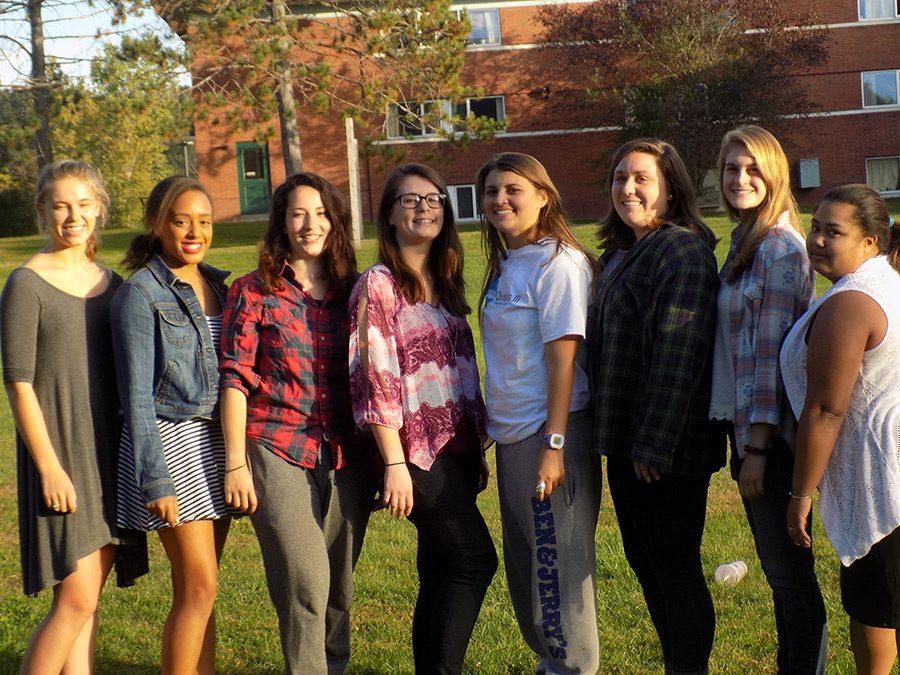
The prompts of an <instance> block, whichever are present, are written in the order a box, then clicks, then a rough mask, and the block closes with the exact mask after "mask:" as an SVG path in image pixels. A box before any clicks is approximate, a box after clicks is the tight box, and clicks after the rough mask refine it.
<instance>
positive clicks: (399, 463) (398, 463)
mask: <svg viewBox="0 0 900 675" xmlns="http://www.w3.org/2000/svg"><path fill="white" fill-rule="evenodd" d="M401 464H406V460H405V459H404V460H403V461H402V462H391V463H390V464H385V466H400V465H401Z"/></svg>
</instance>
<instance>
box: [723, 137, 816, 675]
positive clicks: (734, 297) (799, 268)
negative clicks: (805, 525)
mask: <svg viewBox="0 0 900 675" xmlns="http://www.w3.org/2000/svg"><path fill="white" fill-rule="evenodd" d="M719 179H720V181H721V183H720V185H721V191H722V197H723V201H724V203H725V207H726V208H727V209H728V212H729V213H730V214H731V216H732V218H734V219H735V220H736V221H737V226H736V227H735V228H734V230H733V231H732V233H731V248H730V250H729V253H728V257H727V258H726V260H725V264H724V265H723V266H722V271H721V273H720V276H721V278H722V284H721V286H720V287H719V294H718V300H717V304H718V313H717V319H716V339H715V348H714V352H713V353H714V358H713V380H712V400H711V403H710V411H709V413H710V417H711V418H712V419H718V420H724V421H726V423H727V425H728V428H729V433H730V434H731V441H732V442H731V473H732V477H733V478H734V479H735V480H737V482H738V489H739V490H740V494H741V498H742V500H743V503H744V510H745V511H746V513H747V522H748V523H749V524H750V531H751V532H752V533H753V540H754V541H755V543H756V551H757V554H758V555H759V561H760V564H761V565H762V569H763V572H764V573H765V575H766V580H767V581H768V582H769V586H770V587H771V588H772V600H773V602H774V605H775V627H776V629H777V633H778V652H777V668H778V672H779V673H822V672H824V669H825V646H826V628H825V603H824V602H823V600H822V593H821V591H820V590H819V583H818V580H817V579H816V571H815V568H814V566H813V554H812V549H808V548H798V547H796V546H794V545H793V543H792V542H791V539H790V537H789V536H788V531H787V529H786V528H785V525H784V520H785V514H786V513H787V509H788V503H789V502H790V496H789V495H790V489H791V474H792V472H793V467H794V453H793V452H792V450H791V446H790V445H789V444H788V442H789V441H791V440H793V439H792V438H790V436H791V435H792V430H793V426H794V425H793V419H792V417H791V413H790V409H789V407H788V405H787V401H785V400H784V397H783V396H782V395H781V388H780V387H779V378H778V350H779V347H780V345H781V339H782V338H783V337H784V335H785V333H786V332H787V331H788V330H789V329H790V327H791V326H792V325H793V324H794V322H795V321H796V320H797V319H798V318H799V317H800V315H802V314H803V312H805V311H806V308H807V307H809V302H810V299H811V298H812V295H813V290H814V274H813V270H812V267H811V265H810V262H809V256H808V255H807V253H806V246H805V242H804V237H803V230H802V228H801V227H800V220H799V218H798V217H797V205H796V203H795V202H794V197H793V196H792V195H791V183H790V169H789V167H788V160H787V157H786V156H785V154H784V151H783V150H782V149H781V145H780V144H779V143H778V140H777V139H776V138H775V137H774V136H772V134H770V133H769V132H768V131H766V130H765V129H763V128H761V127H758V126H752V125H748V126H742V127H738V128H737V129H734V130H732V131H729V132H728V133H727V134H726V135H725V138H724V139H723V140H722V147H721V150H720V151H719Z"/></svg>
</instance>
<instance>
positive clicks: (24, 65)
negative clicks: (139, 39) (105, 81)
mask: <svg viewBox="0 0 900 675" xmlns="http://www.w3.org/2000/svg"><path fill="white" fill-rule="evenodd" d="M3 4H5V3H3V2H2V1H0V7H2V6H3ZM48 5H49V6H48ZM43 18H44V36H45V44H44V52H45V53H46V55H47V57H48V59H49V57H50V56H56V57H59V59H60V62H61V63H62V64H63V70H64V71H65V72H66V73H67V74H69V75H71V76H73V77H87V76H88V74H89V72H90V63H89V59H90V57H91V56H92V55H95V54H96V53H98V52H99V50H100V49H102V47H103V45H104V44H107V43H109V42H113V43H116V42H118V41H119V39H120V37H121V35H122V33H123V32H127V33H129V34H133V35H137V34H140V33H143V32H145V31H148V30H150V31H154V32H157V33H159V34H161V35H169V34H170V31H168V28H167V26H166V24H165V22H163V20H162V19H160V18H159V17H158V16H157V15H156V14H155V13H153V12H146V13H144V15H143V16H139V17H132V18H129V19H128V21H127V22H126V24H125V25H124V26H115V27H113V26H112V23H111V13H110V12H109V11H108V10H106V9H104V8H103V7H90V6H88V4H87V3H86V2H83V1H79V0H45V7H44V11H43ZM98 32H99V33H101V36H100V37H99V38H98V37H97V34H98ZM3 36H10V37H12V38H14V39H15V40H18V41H20V42H22V43H25V44H27V43H28V42H29V40H30V36H31V32H30V29H29V26H28V19H27V18H26V16H25V13H24V12H21V13H10V14H2V15H0V86H11V85H15V84H22V83H23V82H24V80H25V78H27V77H28V74H29V73H30V71H31V62H30V58H29V56H28V54H27V53H25V52H24V51H23V50H21V49H19V48H18V47H16V46H15V45H14V44H13V42H12V41H10V40H9V39H4V37H3ZM172 39H173V40H177V38H172Z"/></svg>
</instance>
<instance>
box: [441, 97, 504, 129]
mask: <svg viewBox="0 0 900 675" xmlns="http://www.w3.org/2000/svg"><path fill="white" fill-rule="evenodd" d="M454 113H456V115H457V116H458V117H463V118H465V117H468V116H469V115H471V116H472V117H487V118H488V119H492V120H495V121H497V122H502V121H504V120H505V119H506V106H505V105H504V102H503V97H502V96H485V97H484V98H469V99H466V100H465V101H462V102H461V103H457V104H456V108H455V110H454ZM454 131H459V129H454Z"/></svg>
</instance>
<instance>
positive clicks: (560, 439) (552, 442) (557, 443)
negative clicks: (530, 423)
mask: <svg viewBox="0 0 900 675" xmlns="http://www.w3.org/2000/svg"><path fill="white" fill-rule="evenodd" d="M545 439H546V441H547V445H549V446H550V447H551V448H553V449H554V450H562V448H563V446H564V445H565V444H566V437H565V436H563V435H562V434H547V436H545Z"/></svg>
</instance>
